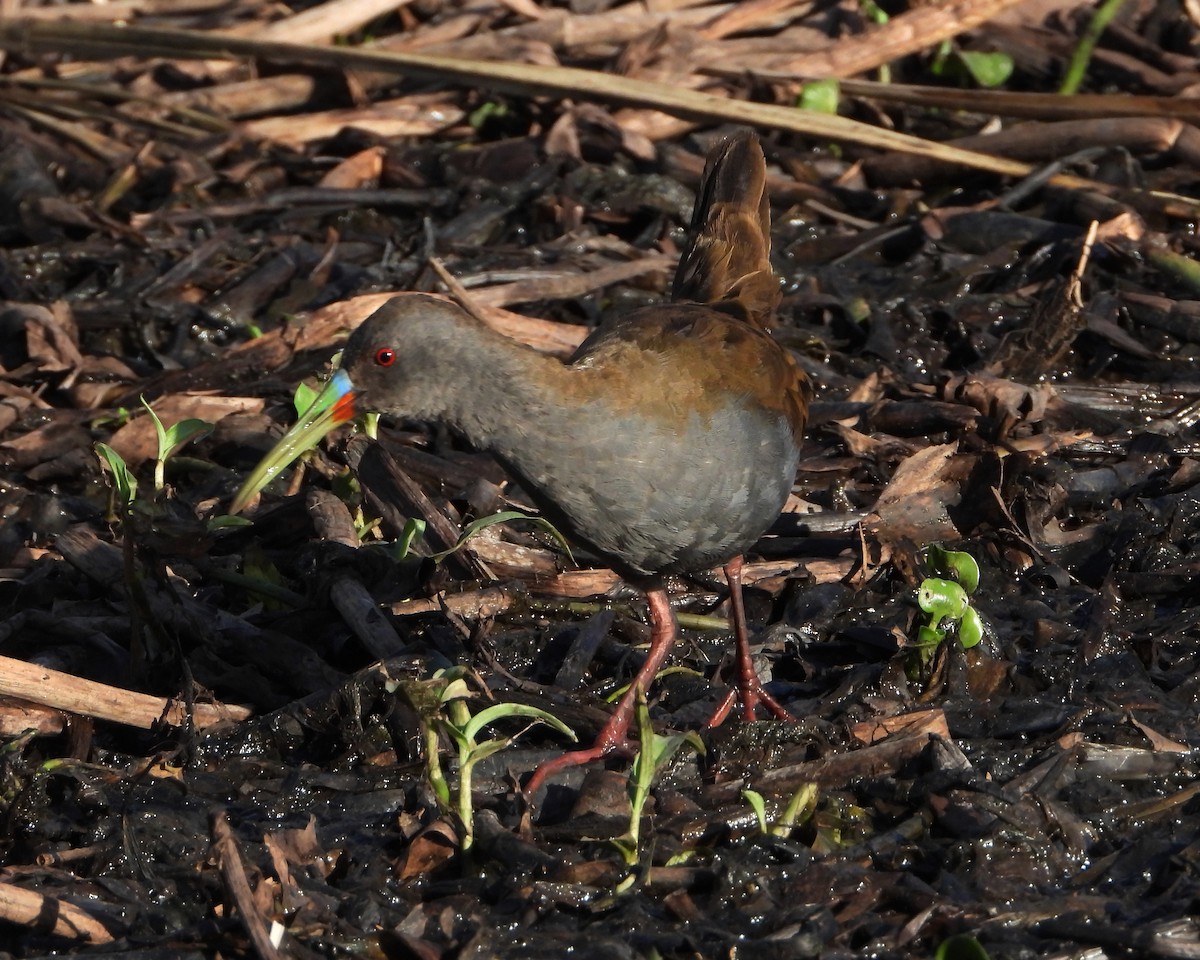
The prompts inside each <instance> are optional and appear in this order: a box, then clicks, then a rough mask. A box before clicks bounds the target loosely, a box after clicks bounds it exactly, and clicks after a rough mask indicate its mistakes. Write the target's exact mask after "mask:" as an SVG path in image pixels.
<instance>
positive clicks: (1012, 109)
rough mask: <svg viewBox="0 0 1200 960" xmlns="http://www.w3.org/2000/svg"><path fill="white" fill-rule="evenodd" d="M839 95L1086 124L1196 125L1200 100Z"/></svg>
mask: <svg viewBox="0 0 1200 960" xmlns="http://www.w3.org/2000/svg"><path fill="white" fill-rule="evenodd" d="M757 76H759V77H761V78H762V79H767V80H796V79H799V78H797V77H795V76H793V75H791V74H771V73H762V74H757ZM840 85H841V88H842V93H848V94H850V95H852V96H860V97H871V98H873V99H875V100H883V101H885V102H889V103H908V104H913V105H915V106H919V107H940V108H942V109H946V110H973V111H976V112H978V113H996V114H999V115H1000V116H1006V117H1026V118H1029V119H1032V120H1046V121H1049V120H1090V119H1092V118H1095V117H1174V118H1175V119H1177V120H1187V121H1188V122H1189V123H1200V99H1196V98H1195V97H1155V96H1139V95H1135V94H1131V93H1118V94H1113V93H1076V94H1073V95H1071V96H1069V97H1064V96H1063V95H1062V94H1061V93H1013V92H1011V91H1009V90H950V89H945V88H943V87H923V86H912V85H908V84H902V83H879V82H878V81H875V80H842V81H840Z"/></svg>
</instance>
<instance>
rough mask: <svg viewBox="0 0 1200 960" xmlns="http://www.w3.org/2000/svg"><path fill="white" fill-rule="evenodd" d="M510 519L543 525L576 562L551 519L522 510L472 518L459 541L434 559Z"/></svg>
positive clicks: (458, 548)
mask: <svg viewBox="0 0 1200 960" xmlns="http://www.w3.org/2000/svg"><path fill="white" fill-rule="evenodd" d="M509 520H528V521H529V522H530V523H532V524H534V525H536V526H538V527H541V528H542V529H543V530H545V531H546V532H547V533H548V534H550V535H551V536H552V537H554V539H555V541H556V542H557V543H558V545H559V546H560V547H562V548H563V552H564V553H566V555H567V557H568V559H570V561H571V562H572V563H574V562H575V557H574V556H573V555H572V553H571V547H570V546H569V545H568V543H567V541H566V539H565V538H564V537H563V535H562V534H561V533H559V532H558V528H557V527H555V526H554V524H552V523H551V522H550V521H549V520H546V519H545V518H544V517H531V516H530V515H529V514H527V513H522V512H521V511H520V510H501V511H500V512H499V513H493V514H492V515H491V516H488V517H480V518H479V519H478V520H472V521H471V522H470V523H468V524H467V525H466V526H465V527H464V528H463V532H462V535H461V536H460V537H459V538H458V543H456V544H455V545H454V546H452V547H451V548H450V549H449V550H443V551H442V552H441V553H435V554H434V555H433V559H434V560H443V559H445V558H446V557H448V556H450V554H452V553H455V552H457V551H458V550H461V549H462V548H463V545H464V544H465V543H466V542H467V541H468V540H470V539H471V537H473V536H475V534H477V533H478V532H479V531H480V530H486V529H487V528H488V527H490V526H493V525H495V524H497V523H507V522H508V521H509Z"/></svg>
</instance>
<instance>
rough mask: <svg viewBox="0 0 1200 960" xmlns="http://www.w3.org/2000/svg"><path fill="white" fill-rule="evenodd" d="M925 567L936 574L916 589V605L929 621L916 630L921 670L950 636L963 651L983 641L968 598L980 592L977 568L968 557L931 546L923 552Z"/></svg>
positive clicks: (978, 622) (936, 545) (979, 622)
mask: <svg viewBox="0 0 1200 960" xmlns="http://www.w3.org/2000/svg"><path fill="white" fill-rule="evenodd" d="M922 557H923V559H924V560H925V563H926V565H927V566H928V567H929V569H930V570H931V571H932V572H933V573H934V574H935V576H932V577H926V578H925V579H924V580H923V581H921V585H920V586H919V587H918V588H917V605H918V606H919V607H920V608H921V610H922V612H924V613H925V614H926V615H927V616H928V618H929V619H928V621H927V622H926V623H924V624H923V625H922V626H921V627H919V628H918V630H917V638H916V648H917V651H918V655H919V657H920V663H921V667H922V668H925V667H928V665H929V663H930V661H931V660H932V659H933V655H934V653H935V652H936V651H937V648H938V647H940V646H941V645H942V644H943V643H944V642H945V640H946V638H947V637H948V636H950V635H951V634H956V635H957V637H958V642H959V643H960V644H962V646H963V648H964V649H970V648H971V647H974V646H976V645H978V644H979V642H980V641H981V640H982V639H983V620H982V619H980V616H979V613H978V612H977V611H976V610H975V608H974V607H973V606H971V599H970V598H971V594H973V593H974V592H975V591H976V590H977V589H978V588H979V564H977V563H976V562H975V558H974V557H972V556H971V555H970V554H969V553H964V552H963V551H960V550H946V549H945V548H943V547H941V546H939V545H938V544H931V545H930V546H928V547H926V548H925V549H924V550H923V551H922Z"/></svg>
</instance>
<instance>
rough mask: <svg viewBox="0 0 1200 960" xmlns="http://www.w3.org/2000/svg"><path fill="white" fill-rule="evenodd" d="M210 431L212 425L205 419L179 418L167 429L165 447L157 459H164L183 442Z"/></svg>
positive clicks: (171, 454) (172, 453) (174, 452)
mask: <svg viewBox="0 0 1200 960" xmlns="http://www.w3.org/2000/svg"><path fill="white" fill-rule="evenodd" d="M212 431H213V425H212V424H211V423H209V422H208V421H207V420H194V419H193V420H180V421H179V422H178V423H177V424H175V425H174V426H173V427H169V428H168V429H167V434H166V447H167V449H166V452H165V453H163V454H162V455H161V456H160V457H159V459H160V460H166V459H168V458H169V457H172V456H174V455H175V454H176V453H177V452H178V451H179V448H180V447H182V446H183V445H184V444H186V443H188V442H190V441H192V440H195V439H197V438H198V437H202V436H208V434H210V433H212ZM159 449H160V450H161V449H162V448H161V447H160V448H159Z"/></svg>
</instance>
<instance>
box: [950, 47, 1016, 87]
mask: <svg viewBox="0 0 1200 960" xmlns="http://www.w3.org/2000/svg"><path fill="white" fill-rule="evenodd" d="M958 58H959V60H960V61H962V65H963V67H965V68H966V71H967V73H969V74H970V75H971V79H973V80H974V81H975V82H976V83H977V84H979V85H980V86H981V87H984V88H985V89H991V88H992V87H999V86H1001V85H1002V84H1004V83H1006V82H1007V81H1008V78H1009V77H1011V76H1012V72H1013V58H1012V57H1010V56H1009V55H1008V54H1007V53H1001V52H996V53H982V52H980V51H976V50H960V51H958Z"/></svg>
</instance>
